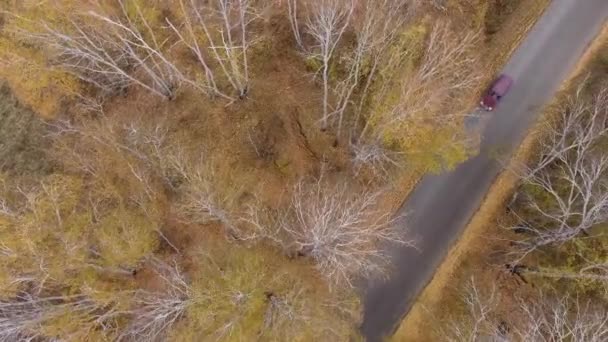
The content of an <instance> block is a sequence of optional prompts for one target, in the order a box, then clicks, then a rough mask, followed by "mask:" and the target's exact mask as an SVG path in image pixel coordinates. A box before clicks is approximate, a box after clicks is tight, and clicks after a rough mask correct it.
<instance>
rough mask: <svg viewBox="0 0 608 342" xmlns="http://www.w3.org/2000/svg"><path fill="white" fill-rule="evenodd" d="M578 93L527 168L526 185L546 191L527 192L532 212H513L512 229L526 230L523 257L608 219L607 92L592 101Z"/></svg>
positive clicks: (529, 208)
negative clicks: (529, 194) (515, 222)
mask: <svg viewBox="0 0 608 342" xmlns="http://www.w3.org/2000/svg"><path fill="white" fill-rule="evenodd" d="M579 91H580V90H579ZM580 96H581V95H580V93H579V94H577V96H576V97H575V98H573V99H572V100H571V101H569V103H568V105H567V106H566V108H563V109H562V111H561V115H560V116H559V117H557V118H556V119H555V120H554V121H552V122H551V123H550V124H549V125H548V127H547V131H548V132H547V136H546V137H543V138H542V139H541V142H540V144H541V151H540V153H541V157H540V158H539V159H538V160H537V161H536V162H535V163H534V164H533V165H532V166H530V167H525V168H524V170H523V174H522V177H523V182H524V184H525V186H527V187H529V188H531V189H533V190H534V191H540V193H542V194H543V196H542V197H538V196H528V197H529V198H528V201H527V202H526V203H527V207H528V209H527V210H528V211H530V212H529V213H526V214H519V213H515V215H516V216H517V218H518V221H519V222H518V224H517V226H516V227H514V228H516V229H518V230H519V231H521V232H522V233H525V238H524V239H523V240H520V241H517V242H516V243H517V245H519V246H520V247H521V251H522V254H523V256H525V255H526V254H528V253H530V252H532V251H534V250H536V249H537V248H540V247H543V246H549V245H556V244H560V243H564V242H567V241H570V240H573V239H575V238H577V237H580V235H581V234H586V233H588V231H589V229H591V228H592V227H594V226H596V225H598V224H600V223H603V222H606V220H608V182H607V178H606V176H607V173H606V172H607V171H608V157H607V156H606V155H605V153H604V152H603V151H602V147H601V144H602V143H604V142H605V141H606V140H605V139H606V138H607V137H608V126H607V124H608V110H607V108H608V107H607V105H608V91H607V90H606V89H604V90H602V91H600V92H599V93H598V94H597V95H596V96H595V97H594V98H593V100H591V101H590V102H586V101H585V100H583V99H582V98H581V97H580Z"/></svg>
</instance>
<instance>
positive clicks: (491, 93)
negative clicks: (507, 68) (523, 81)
mask: <svg viewBox="0 0 608 342" xmlns="http://www.w3.org/2000/svg"><path fill="white" fill-rule="evenodd" d="M511 85H513V79H512V78H511V77H509V76H507V75H504V74H503V75H500V76H498V78H497V79H496V81H494V83H492V86H491V87H490V89H488V91H487V92H486V94H485V95H484V97H483V98H482V99H481V102H479V105H480V106H481V107H482V108H483V109H485V110H487V111H488V112H491V111H493V110H494V108H496V106H497V105H498V102H500V99H501V98H502V97H503V96H505V95H506V94H507V92H509V89H510V88H511Z"/></svg>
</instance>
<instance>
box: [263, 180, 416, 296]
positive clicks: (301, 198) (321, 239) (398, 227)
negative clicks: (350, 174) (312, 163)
mask: <svg viewBox="0 0 608 342" xmlns="http://www.w3.org/2000/svg"><path fill="white" fill-rule="evenodd" d="M380 196H382V192H369V191H363V192H356V191H353V189H352V188H350V187H349V186H348V185H347V184H338V185H331V184H330V183H328V182H326V180H325V179H324V178H320V179H318V180H316V181H314V182H309V181H304V180H302V181H300V182H298V184H297V185H296V186H295V187H294V190H293V194H292V197H291V206H290V208H289V209H288V210H286V211H283V212H281V213H279V214H278V219H276V222H274V224H264V223H259V222H258V223H257V224H256V227H259V228H260V229H262V230H265V232H264V234H266V236H267V237H269V238H270V239H272V240H274V241H275V242H278V243H279V244H280V245H282V247H283V248H284V249H286V250H287V251H289V252H291V253H296V254H298V255H300V256H304V257H310V258H312V259H313V260H314V261H315V262H316V265H317V268H318V269H319V271H320V272H321V273H322V274H323V275H324V276H325V277H327V279H329V280H331V281H332V282H333V283H334V284H344V283H345V284H347V285H352V280H353V279H355V278H357V277H368V276H374V275H378V274H382V273H383V272H384V271H386V268H387V266H388V262H389V256H388V255H387V254H386V246H385V245H384V244H386V243H396V244H402V245H406V246H412V247H413V246H414V242H413V240H412V239H409V238H408V237H407V231H406V228H405V227H404V225H403V222H402V221H401V220H400V219H401V217H392V213H389V212H383V211H382V210H381V209H380V208H379V207H378V200H379V198H380ZM269 226H271V227H270V228H273V226H274V228H273V229H274V230H271V231H268V229H269V228H268V227H269Z"/></svg>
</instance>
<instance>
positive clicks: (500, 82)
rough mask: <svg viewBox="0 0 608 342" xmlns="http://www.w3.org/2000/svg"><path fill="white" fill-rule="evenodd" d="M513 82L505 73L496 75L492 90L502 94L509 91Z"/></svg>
mask: <svg viewBox="0 0 608 342" xmlns="http://www.w3.org/2000/svg"><path fill="white" fill-rule="evenodd" d="M512 84H513V79H512V78H511V77H509V76H507V75H505V74H502V75H500V76H498V78H497V79H496V81H495V82H494V85H492V91H494V92H495V93H497V94H498V95H501V96H502V95H504V94H506V93H507V91H509V88H511V85H512Z"/></svg>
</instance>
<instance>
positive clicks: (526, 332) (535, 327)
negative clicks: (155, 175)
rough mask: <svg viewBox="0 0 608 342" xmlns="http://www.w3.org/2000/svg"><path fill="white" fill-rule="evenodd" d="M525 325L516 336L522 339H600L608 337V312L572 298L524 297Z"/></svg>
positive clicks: (546, 341)
mask: <svg viewBox="0 0 608 342" xmlns="http://www.w3.org/2000/svg"><path fill="white" fill-rule="evenodd" d="M520 310H521V312H522V313H523V316H524V317H523V319H522V322H524V323H523V324H522V325H523V326H521V327H518V328H516V329H515V331H514V335H515V336H516V337H517V339H518V340H521V341H543V342H552V341H573V342H600V341H606V339H608V312H606V310H602V308H594V307H593V306H592V305H591V304H590V303H581V302H580V301H579V300H573V299H570V298H568V297H563V298H560V299H549V298H542V299H541V301H540V302H539V303H536V304H532V303H528V302H525V301H522V300H520Z"/></svg>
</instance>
